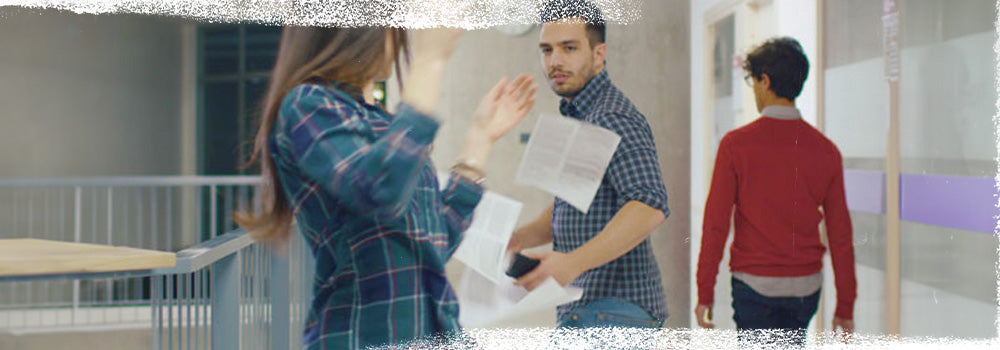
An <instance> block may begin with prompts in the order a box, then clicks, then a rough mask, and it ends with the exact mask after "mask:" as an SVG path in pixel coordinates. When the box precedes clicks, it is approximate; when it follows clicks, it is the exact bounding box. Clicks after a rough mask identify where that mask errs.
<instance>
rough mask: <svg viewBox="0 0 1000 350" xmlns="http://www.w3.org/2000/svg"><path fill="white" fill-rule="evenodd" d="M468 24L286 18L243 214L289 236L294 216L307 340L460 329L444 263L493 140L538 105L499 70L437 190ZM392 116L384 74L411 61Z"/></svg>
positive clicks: (411, 336)
mask: <svg viewBox="0 0 1000 350" xmlns="http://www.w3.org/2000/svg"><path fill="white" fill-rule="evenodd" d="M460 33H461V31H459V30H451V29H436V30H431V31H424V32H423V33H419V34H418V35H415V36H413V37H412V39H415V40H417V41H418V42H416V43H414V44H415V45H414V46H416V48H415V51H414V54H413V55H412V57H411V55H410V54H409V49H408V47H409V45H408V43H407V41H408V40H407V38H408V37H407V33H406V32H405V31H404V30H402V29H395V28H372V27H369V28H314V27H287V28H285V30H284V32H283V34H282V38H281V45H280V48H279V53H278V59H277V62H276V64H275V67H274V70H273V75H272V77H271V85H270V88H269V90H268V93H267V97H266V101H265V103H264V110H263V114H262V122H261V124H260V129H259V131H258V133H257V137H256V140H255V147H254V158H253V159H254V160H257V161H260V165H261V172H262V182H261V184H260V189H259V191H258V198H257V200H258V203H257V204H258V205H257V206H258V210H257V211H256V212H254V213H247V212H240V213H237V215H236V219H237V222H238V223H239V224H240V226H242V227H244V228H245V229H247V231H248V232H250V234H251V235H252V236H253V237H255V238H256V239H258V240H262V241H270V242H276V243H278V244H282V243H284V242H287V241H288V239H289V235H290V232H291V225H292V221H293V219H294V221H295V224H296V225H297V226H298V230H299V231H300V232H301V234H302V235H303V237H304V238H305V240H306V242H307V243H308V245H309V248H310V249H311V251H312V254H313V255H314V257H315V258H316V275H315V280H314V282H313V284H314V286H313V292H314V293H313V294H314V300H313V302H312V307H311V310H310V312H309V315H308V318H307V321H306V322H307V324H306V330H305V334H304V335H303V342H304V344H305V345H306V347H307V348H309V349H346V348H351V349H354V348H360V347H367V346H377V345H390V344H403V343H406V342H409V341H411V340H415V339H419V338H423V337H426V336H432V335H434V336H438V335H448V334H449V333H453V332H455V331H458V330H459V325H458V304H457V301H456V300H455V296H454V293H453V292H452V289H451V286H450V285H449V284H448V281H447V279H446V278H445V272H444V265H445V262H446V261H447V260H448V258H449V257H450V256H451V254H452V253H453V252H454V250H455V248H457V246H458V243H459V242H460V241H461V238H462V232H463V231H464V230H465V229H466V228H467V227H468V225H469V223H470V221H471V218H472V212H473V210H474V209H475V207H476V205H477V204H478V202H479V199H480V197H481V196H482V191H483V189H482V187H481V185H480V183H481V182H482V179H483V178H484V176H485V174H484V172H483V168H482V165H483V164H485V162H486V158H487V156H488V154H489V151H490V148H491V145H492V144H493V142H495V141H496V140H497V139H498V138H500V137H501V136H503V135H504V134H506V133H507V132H508V131H509V130H510V129H511V128H513V126H514V125H516V124H517V123H518V122H520V121H521V119H523V118H524V116H525V115H526V114H527V112H528V111H529V110H530V109H531V107H532V106H533V105H534V96H535V88H536V87H535V85H534V83H533V81H532V79H531V78H530V77H528V76H527V75H521V76H519V77H518V78H516V79H514V80H513V81H511V82H509V83H508V82H506V80H505V79H501V81H500V82H498V83H497V84H496V86H494V87H493V89H492V90H491V91H490V92H489V93H487V94H486V96H484V97H483V99H482V101H481V102H480V105H479V107H478V108H477V109H476V111H475V112H474V113H473V122H472V126H471V127H470V128H469V130H468V131H467V134H466V137H465V140H466V143H465V147H464V148H463V150H462V153H461V156H460V157H459V160H458V161H457V162H456V164H455V165H454V166H453V167H452V168H451V169H452V171H451V174H450V177H449V179H448V184H447V186H445V187H444V189H443V190H440V189H439V186H438V179H437V175H436V171H435V170H434V167H433V165H432V164H431V162H430V159H429V154H430V145H431V143H432V142H433V140H434V137H435V135H436V133H437V129H438V126H439V123H440V122H439V121H438V120H437V119H435V118H434V117H432V116H431V114H432V112H433V111H434V109H435V107H436V104H437V102H438V99H439V97H440V91H439V90H440V85H441V78H442V74H443V70H444V66H445V65H446V62H447V60H448V58H449V57H450V56H451V53H452V51H453V49H454V46H455V43H456V41H457V39H458V37H459V36H460ZM401 61H403V62H407V61H408V63H409V64H408V67H406V68H407V69H406V70H405V76H406V77H407V78H406V79H402V82H401V84H405V88H404V87H402V86H401V88H402V96H401V103H400V105H399V107H398V108H397V111H396V113H395V114H390V113H388V112H386V111H384V110H383V109H381V108H380V107H378V106H376V105H373V104H372V103H373V99H372V91H373V86H374V83H375V82H376V81H380V80H385V79H386V78H388V77H389V76H390V74H391V72H392V69H393V67H394V66H395V68H396V71H397V76H403V75H404V72H403V71H401V70H400V68H402V67H401V66H402V65H401V64H400V62H401Z"/></svg>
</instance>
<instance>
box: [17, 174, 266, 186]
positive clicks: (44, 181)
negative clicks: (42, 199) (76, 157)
mask: <svg viewBox="0 0 1000 350" xmlns="http://www.w3.org/2000/svg"><path fill="white" fill-rule="evenodd" d="M258 182H260V176H257V175H222V176H203V175H197V176H188V175H180V176H105V177H65V178H8V179H0V188H2V187H7V188H28V187H74V186H113V187H131V186H207V185H221V186H228V185H256V184H257V183H258Z"/></svg>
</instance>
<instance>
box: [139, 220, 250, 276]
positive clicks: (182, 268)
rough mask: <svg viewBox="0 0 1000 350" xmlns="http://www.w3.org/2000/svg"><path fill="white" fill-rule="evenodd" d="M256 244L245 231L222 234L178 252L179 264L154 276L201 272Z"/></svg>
mask: <svg viewBox="0 0 1000 350" xmlns="http://www.w3.org/2000/svg"><path fill="white" fill-rule="evenodd" d="M253 243H254V240H253V238H250V235H248V234H247V232H246V230H244V229H236V230H233V231H229V232H227V233H225V234H221V235H218V236H216V237H215V238H212V239H210V240H207V241H204V242H201V243H199V244H198V245H196V246H194V247H191V248H187V249H184V250H181V251H179V252H177V264H176V265H175V266H174V267H171V268H163V269H155V270H153V273H152V274H153V275H180V274H187V273H193V272H195V271H198V270H201V269H203V268H205V267H206V266H208V265H211V264H212V263H214V262H216V261H219V260H221V259H222V258H225V257H227V256H229V255H232V254H235V253H236V252H238V251H240V249H243V248H246V247H247V246H249V245H251V244H253Z"/></svg>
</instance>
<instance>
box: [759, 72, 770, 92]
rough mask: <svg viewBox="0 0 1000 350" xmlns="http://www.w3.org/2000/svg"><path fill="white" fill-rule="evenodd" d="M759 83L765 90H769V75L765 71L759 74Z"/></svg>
mask: <svg viewBox="0 0 1000 350" xmlns="http://www.w3.org/2000/svg"><path fill="white" fill-rule="evenodd" d="M760 85H761V86H763V87H764V89H765V90H771V77H770V76H768V75H767V73H761V74H760Z"/></svg>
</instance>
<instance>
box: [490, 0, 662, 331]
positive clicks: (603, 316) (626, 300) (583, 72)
mask: <svg viewBox="0 0 1000 350" xmlns="http://www.w3.org/2000/svg"><path fill="white" fill-rule="evenodd" d="M542 23H543V25H542V30H541V35H540V40H539V50H540V54H541V59H542V63H543V66H544V69H545V74H546V77H547V78H548V81H549V84H550V85H551V87H552V90H553V91H555V93H556V94H557V95H559V96H561V97H562V98H561V100H560V101H559V111H560V113H562V114H563V115H564V116H567V117H570V118H574V119H577V120H582V121H584V122H587V123H592V124H595V125H597V126H600V127H603V128H606V129H608V130H611V131H614V132H615V133H616V134H618V135H619V136H621V143H620V144H619V145H618V149H617V150H616V151H615V155H614V157H613V158H612V160H611V163H610V164H609V165H608V169H607V172H606V173H605V175H604V179H603V180H602V182H601V186H600V188H599V189H598V190H597V194H596V196H595V197H594V201H593V202H592V204H591V206H590V208H589V210H588V211H587V213H583V212H581V211H579V210H577V209H575V208H573V207H572V206H571V205H569V204H568V203H566V202H565V201H563V200H561V199H559V198H558V197H557V198H556V199H555V201H554V203H553V205H552V206H551V207H549V208H548V209H546V210H545V211H544V212H543V213H542V214H541V215H540V216H539V217H538V218H537V219H535V220H534V221H533V222H531V223H529V224H527V225H525V226H523V227H521V228H519V229H518V230H516V231H515V232H514V234H513V236H512V237H511V240H510V245H509V248H508V249H509V251H511V252H518V251H520V250H522V249H526V248H531V247H536V246H540V245H543V244H546V243H549V242H551V243H552V248H553V251H551V252H545V253H540V254H528V253H526V254H525V255H527V256H529V257H533V258H536V259H539V260H541V264H539V265H538V267H537V268H535V269H534V270H533V271H531V272H530V273H528V274H526V275H524V276H523V277H521V278H520V279H518V280H517V282H516V283H517V284H519V285H522V286H524V287H525V288H527V289H528V290H532V289H534V288H535V287H537V286H538V285H539V284H541V283H542V282H544V281H545V280H546V279H547V278H548V277H550V276H551V277H554V278H555V280H556V281H557V282H559V283H560V284H562V285H567V284H572V285H574V286H577V287H580V288H582V289H583V291H584V293H583V297H582V298H581V299H580V300H578V301H576V302H572V303H569V304H565V305H561V306H559V308H558V320H559V327H597V326H624V327H653V328H656V327H660V326H662V325H663V321H664V320H665V319H666V317H667V308H666V302H665V296H664V292H663V284H662V282H661V280H660V270H659V267H658V266H657V263H656V259H655V257H654V256H653V250H652V247H651V244H650V238H649V235H650V233H652V231H653V230H654V229H655V228H656V227H657V226H659V225H660V224H661V223H662V222H663V221H664V220H665V219H666V217H667V216H668V215H669V213H670V211H669V210H668V209H667V193H666V190H665V189H664V186H663V179H662V177H661V175H660V165H659V162H658V160H657V155H656V145H655V143H654V142H653V134H652V132H651V131H650V128H649V124H648V123H647V122H646V119H645V117H644V116H643V115H642V114H641V113H639V111H638V110H636V108H635V106H634V105H632V103H631V102H630V101H629V100H628V98H627V97H625V95H624V94H622V92H621V91H620V90H618V88H616V87H615V86H614V84H612V83H611V80H610V78H608V73H607V71H605V70H604V65H605V58H606V54H607V45H606V44H605V43H604V41H605V38H604V37H605V28H604V21H603V19H602V17H601V12H600V10H599V9H598V8H597V7H596V6H594V5H593V4H591V3H589V2H586V1H585V0H554V1H550V2H549V3H548V4H546V6H545V7H544V8H543V12H542Z"/></svg>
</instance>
